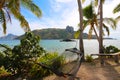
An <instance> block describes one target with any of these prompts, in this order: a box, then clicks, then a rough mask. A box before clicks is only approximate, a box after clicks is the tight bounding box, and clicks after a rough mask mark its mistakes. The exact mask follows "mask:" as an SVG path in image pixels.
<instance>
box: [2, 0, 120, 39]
mask: <svg viewBox="0 0 120 80" xmlns="http://www.w3.org/2000/svg"><path fill="white" fill-rule="evenodd" d="M105 1H106V2H105V3H104V5H103V17H113V18H115V17H117V16H118V15H120V13H118V14H113V13H112V11H113V8H114V7H116V5H117V4H118V3H120V0H105ZM33 2H34V3H35V4H36V5H38V6H39V7H40V9H41V11H42V17H41V18H37V17H36V16H34V15H33V14H32V13H31V12H30V11H28V10H27V9H25V8H23V7H22V8H21V13H22V14H23V15H24V17H25V18H26V20H27V21H28V22H29V25H30V28H31V30H35V29H45V28H62V29H64V28H66V26H67V25H69V26H72V27H74V30H77V29H78V26H77V25H78V23H79V14H78V6H77V0H33ZM89 2H90V0H86V2H85V3H84V4H83V5H82V6H83V7H85V6H87V5H88V4H89ZM84 32H88V28H87V29H85V31H84ZM10 33H12V34H15V35H22V34H24V30H23V29H22V28H21V26H20V23H19V21H18V20H16V19H15V18H14V17H12V23H10V22H7V34H10ZM0 36H4V34H3V32H2V27H1V25H0ZM106 37H111V38H116V39H120V24H117V29H116V30H112V29H111V28H110V36H106Z"/></svg>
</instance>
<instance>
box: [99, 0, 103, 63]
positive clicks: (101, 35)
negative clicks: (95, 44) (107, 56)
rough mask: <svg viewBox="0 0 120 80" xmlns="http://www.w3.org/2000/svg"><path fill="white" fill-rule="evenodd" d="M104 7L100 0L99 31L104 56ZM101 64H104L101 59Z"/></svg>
mask: <svg viewBox="0 0 120 80" xmlns="http://www.w3.org/2000/svg"><path fill="white" fill-rule="evenodd" d="M102 27H103V6H102V0H100V29H99V53H100V54H103V29H102ZM101 64H104V61H103V59H102V57H101Z"/></svg>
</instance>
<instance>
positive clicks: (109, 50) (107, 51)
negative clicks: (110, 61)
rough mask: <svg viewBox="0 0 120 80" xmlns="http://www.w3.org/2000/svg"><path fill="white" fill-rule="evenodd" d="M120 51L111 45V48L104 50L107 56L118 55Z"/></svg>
mask: <svg viewBox="0 0 120 80" xmlns="http://www.w3.org/2000/svg"><path fill="white" fill-rule="evenodd" d="M119 51H120V50H119V49H118V48H117V47H115V46H113V45H109V46H107V47H105V49H104V52H105V54H109V53H116V52H119Z"/></svg>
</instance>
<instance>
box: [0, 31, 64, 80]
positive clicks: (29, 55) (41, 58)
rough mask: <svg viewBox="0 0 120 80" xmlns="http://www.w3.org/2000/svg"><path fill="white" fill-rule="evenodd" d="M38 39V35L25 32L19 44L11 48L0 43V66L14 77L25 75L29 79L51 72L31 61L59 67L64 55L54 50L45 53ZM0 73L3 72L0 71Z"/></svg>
mask: <svg viewBox="0 0 120 80" xmlns="http://www.w3.org/2000/svg"><path fill="white" fill-rule="evenodd" d="M39 40H40V38H39V37H38V36H35V35H34V34H33V33H31V32H27V33H25V37H24V38H22V39H21V40H20V45H17V46H14V48H13V49H11V48H9V47H8V46H6V45H2V44H0V46H1V47H2V48H5V49H3V51H1V52H0V67H1V66H4V68H5V71H8V72H10V73H11V74H12V75H14V76H15V77H22V78H24V77H26V79H29V80H39V79H42V78H43V77H45V76H48V75H50V74H52V72H51V71H50V70H47V69H45V68H43V67H41V66H39V65H38V64H36V63H34V62H33V61H35V62H37V63H39V62H43V63H45V64H46V65H48V67H51V68H54V69H59V68H60V67H61V66H62V64H63V63H64V57H63V56H59V55H58V53H56V52H55V53H46V51H45V50H44V49H43V48H42V47H40V45H39ZM1 73H5V72H4V71H0V74H1ZM0 79H1V78H0ZM5 80H6V78H5ZM8 80H9V79H8Z"/></svg>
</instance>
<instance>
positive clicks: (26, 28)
mask: <svg viewBox="0 0 120 80" xmlns="http://www.w3.org/2000/svg"><path fill="white" fill-rule="evenodd" d="M10 11H11V13H12V14H13V15H14V17H15V18H16V19H18V20H19V21H20V25H21V27H22V28H23V29H24V31H25V32H26V31H30V27H29V24H28V22H27V20H26V19H25V18H24V16H22V15H21V13H20V11H18V10H17V9H16V8H13V7H12V8H10Z"/></svg>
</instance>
